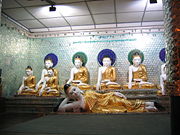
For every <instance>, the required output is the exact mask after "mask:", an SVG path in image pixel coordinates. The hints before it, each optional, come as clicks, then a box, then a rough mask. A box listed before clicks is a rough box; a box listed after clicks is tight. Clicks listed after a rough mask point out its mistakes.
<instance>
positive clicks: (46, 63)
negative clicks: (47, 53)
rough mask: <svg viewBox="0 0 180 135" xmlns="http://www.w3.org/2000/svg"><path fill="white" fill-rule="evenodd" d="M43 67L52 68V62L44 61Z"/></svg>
mask: <svg viewBox="0 0 180 135" xmlns="http://www.w3.org/2000/svg"><path fill="white" fill-rule="evenodd" d="M44 65H45V68H47V69H49V68H50V67H53V62H52V61H51V60H45V62H44Z"/></svg>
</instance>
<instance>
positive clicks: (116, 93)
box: [114, 92, 127, 99]
mask: <svg viewBox="0 0 180 135" xmlns="http://www.w3.org/2000/svg"><path fill="white" fill-rule="evenodd" d="M114 95H116V96H118V97H121V98H124V99H127V97H126V96H125V95H124V94H122V93H120V92H114Z"/></svg>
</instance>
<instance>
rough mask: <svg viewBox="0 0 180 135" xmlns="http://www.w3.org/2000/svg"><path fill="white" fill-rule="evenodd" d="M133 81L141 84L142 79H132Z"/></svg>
mask: <svg viewBox="0 0 180 135" xmlns="http://www.w3.org/2000/svg"><path fill="white" fill-rule="evenodd" d="M134 81H135V82H139V83H141V82H142V79H134Z"/></svg>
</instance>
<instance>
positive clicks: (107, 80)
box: [96, 56, 121, 90]
mask: <svg viewBox="0 0 180 135" xmlns="http://www.w3.org/2000/svg"><path fill="white" fill-rule="evenodd" d="M102 63H103V66H102V67H99V71H98V81H97V84H96V90H108V89H111V90H112V89H113V90H114V89H121V85H119V84H118V83H116V69H115V67H113V66H111V63H112V61H111V59H110V58H109V57H108V56H105V57H104V58H103V59H102Z"/></svg>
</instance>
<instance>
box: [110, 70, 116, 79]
mask: <svg viewBox="0 0 180 135" xmlns="http://www.w3.org/2000/svg"><path fill="white" fill-rule="evenodd" d="M110 81H111V82H115V81H116V69H115V68H114V67H112V69H111V79H110Z"/></svg>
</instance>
